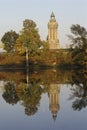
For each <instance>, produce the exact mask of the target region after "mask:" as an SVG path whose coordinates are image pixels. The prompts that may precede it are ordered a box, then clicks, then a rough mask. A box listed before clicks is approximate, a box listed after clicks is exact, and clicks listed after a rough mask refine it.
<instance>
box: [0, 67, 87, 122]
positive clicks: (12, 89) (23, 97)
mask: <svg viewBox="0 0 87 130" xmlns="http://www.w3.org/2000/svg"><path fill="white" fill-rule="evenodd" d="M0 80H1V82H3V83H2V85H3V87H2V88H3V89H1V93H2V97H3V99H4V100H5V101H6V103H9V104H12V105H15V104H17V103H18V102H20V104H21V105H22V106H23V107H24V110H25V114H26V115H28V116H32V115H35V114H36V113H37V111H38V109H39V106H40V100H41V98H42V94H43V93H47V95H48V98H49V110H50V112H51V113H52V117H53V119H54V120H56V118H57V114H58V111H60V109H61V107H60V90H61V84H71V85H72V87H70V89H71V95H70V97H69V99H70V100H74V101H73V102H72V108H73V110H81V109H82V108H84V107H86V106H87V74H86V73H83V72H82V70H79V71H73V70H69V71H63V70H51V69H50V70H46V71H42V70H38V71H36V70H35V71H33V72H29V70H27V71H26V72H22V71H21V72H0Z"/></svg>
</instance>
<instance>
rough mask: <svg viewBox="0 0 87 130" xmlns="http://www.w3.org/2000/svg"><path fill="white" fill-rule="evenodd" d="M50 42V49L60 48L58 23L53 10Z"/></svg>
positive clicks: (49, 31)
mask: <svg viewBox="0 0 87 130" xmlns="http://www.w3.org/2000/svg"><path fill="white" fill-rule="evenodd" d="M48 43H49V49H60V45H59V39H58V23H57V22H56V19H55V15H54V13H53V12H52V13H51V16H50V20H49V23H48Z"/></svg>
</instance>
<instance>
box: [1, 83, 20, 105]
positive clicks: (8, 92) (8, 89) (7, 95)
mask: <svg viewBox="0 0 87 130" xmlns="http://www.w3.org/2000/svg"><path fill="white" fill-rule="evenodd" d="M4 88H5V92H4V93H3V95H2V96H3V98H4V99H5V101H6V102H7V103H9V104H12V105H13V104H16V103H17V102H18V101H19V98H18V96H17V94H16V91H15V83H14V82H13V81H8V82H7V83H6V85H5V87H4Z"/></svg>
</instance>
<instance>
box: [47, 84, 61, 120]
mask: <svg viewBox="0 0 87 130" xmlns="http://www.w3.org/2000/svg"><path fill="white" fill-rule="evenodd" d="M59 94H60V85H59V84H51V85H50V90H49V101H50V102H49V109H50V111H51V113H52V116H53V119H54V120H55V119H56V117H57V113H58V111H59V109H60V106H59Z"/></svg>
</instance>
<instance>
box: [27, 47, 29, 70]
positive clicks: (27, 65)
mask: <svg viewBox="0 0 87 130" xmlns="http://www.w3.org/2000/svg"><path fill="white" fill-rule="evenodd" d="M26 67H27V68H29V55H28V48H27V47H26Z"/></svg>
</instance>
